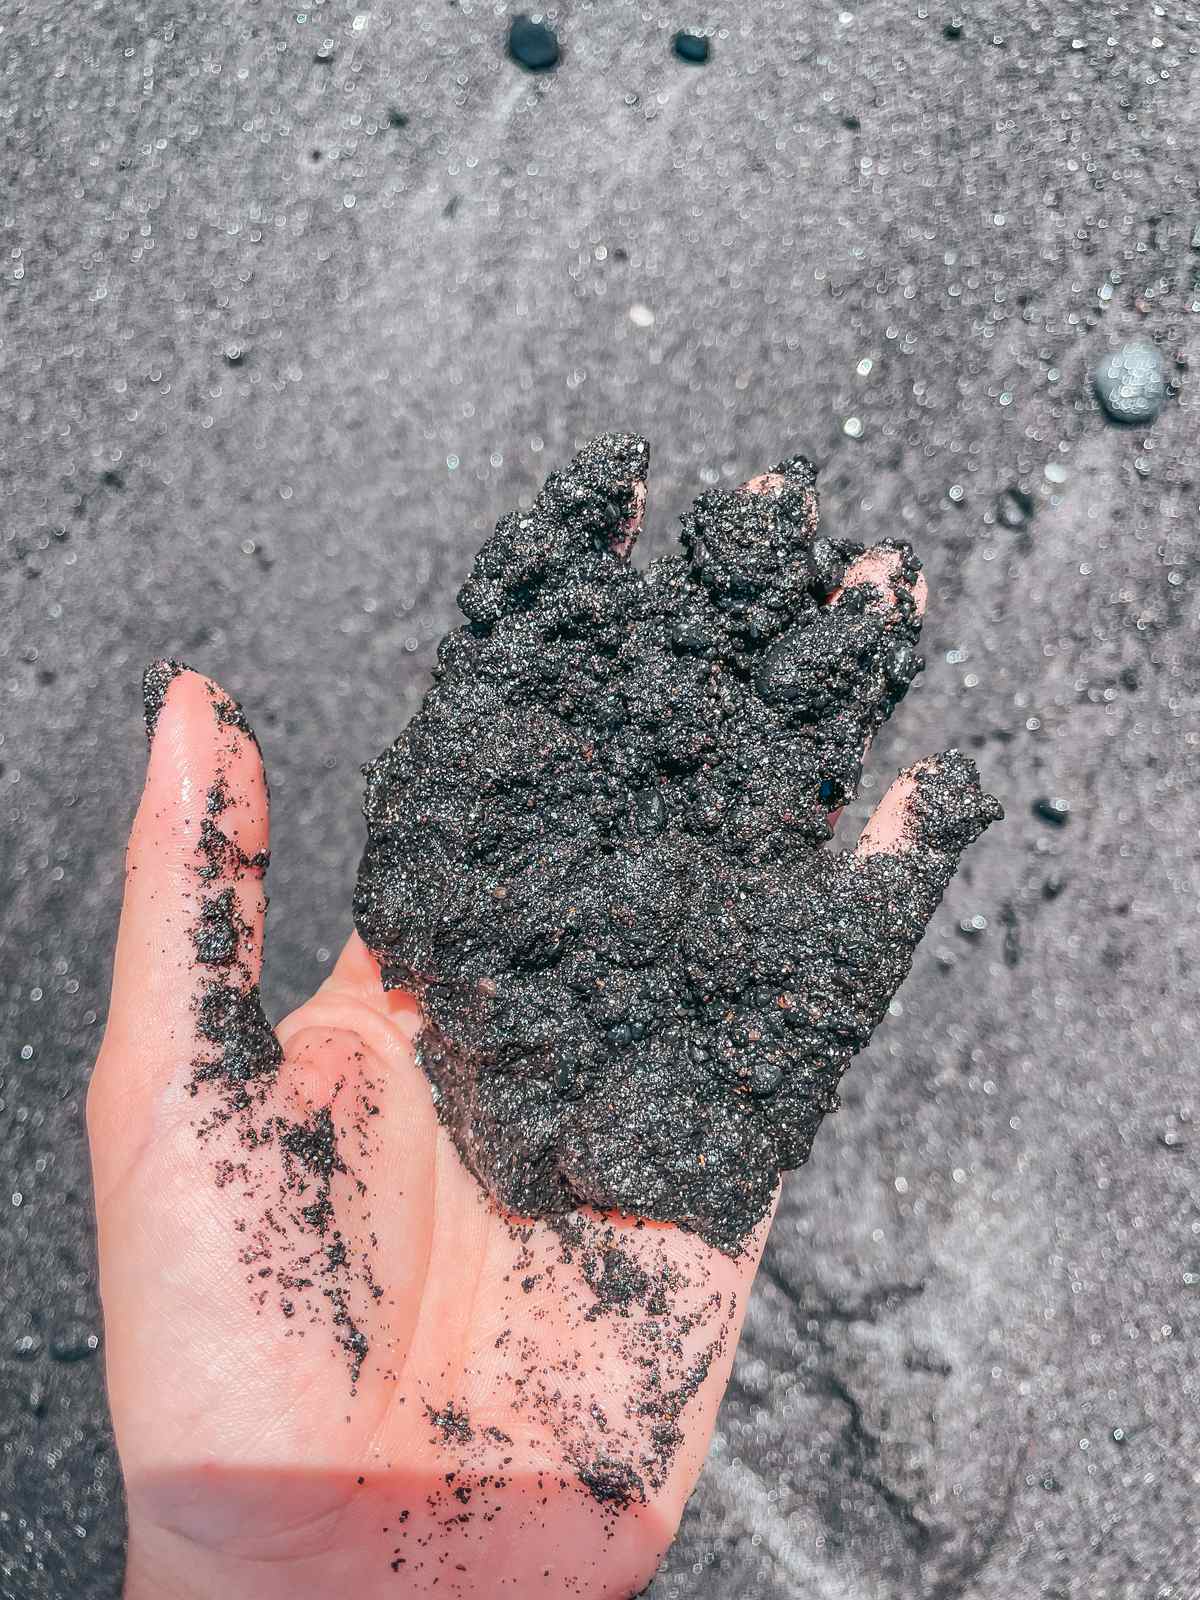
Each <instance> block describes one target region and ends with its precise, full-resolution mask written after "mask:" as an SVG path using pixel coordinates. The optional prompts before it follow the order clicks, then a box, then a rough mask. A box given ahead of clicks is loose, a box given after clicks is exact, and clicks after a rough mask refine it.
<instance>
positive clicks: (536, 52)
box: [508, 16, 562, 72]
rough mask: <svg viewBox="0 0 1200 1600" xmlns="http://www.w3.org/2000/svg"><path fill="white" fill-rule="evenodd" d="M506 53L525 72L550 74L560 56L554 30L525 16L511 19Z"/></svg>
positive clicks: (560, 52)
mask: <svg viewBox="0 0 1200 1600" xmlns="http://www.w3.org/2000/svg"><path fill="white" fill-rule="evenodd" d="M508 53H509V55H510V56H511V57H512V59H513V60H514V61H515V62H516V63H517V65H518V66H521V67H524V68H525V70H526V71H527V72H552V71H553V70H554V68H555V67H556V66H557V65H558V63H559V60H560V58H561V56H562V51H561V50H560V49H559V44H558V35H557V34H556V33H555V31H554V29H553V28H551V27H549V26H548V25H547V24H546V23H544V22H535V21H534V19H533V18H532V17H527V16H518V17H514V18H513V19H512V23H511V25H510V27H509V30H508Z"/></svg>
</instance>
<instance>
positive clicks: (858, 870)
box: [354, 433, 1001, 1254]
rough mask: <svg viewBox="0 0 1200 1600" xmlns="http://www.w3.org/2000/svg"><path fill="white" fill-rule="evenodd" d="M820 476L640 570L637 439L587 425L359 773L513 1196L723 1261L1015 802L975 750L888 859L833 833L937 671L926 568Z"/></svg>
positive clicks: (449, 1097)
mask: <svg viewBox="0 0 1200 1600" xmlns="http://www.w3.org/2000/svg"><path fill="white" fill-rule="evenodd" d="M816 476H817V475H816V473H815V471H814V469H813V466H812V463H811V462H810V461H808V460H806V459H805V458H804V457H803V456H795V457H792V458H790V459H789V460H787V461H782V462H778V463H776V464H775V465H774V466H772V467H769V468H768V469H767V471H766V472H765V473H763V474H756V475H755V476H754V477H753V478H752V479H750V480H749V481H748V482H747V483H745V484H743V485H741V486H740V487H737V488H734V489H710V490H707V491H706V492H705V493H704V494H702V495H701V496H700V497H699V498H698V499H697V501H696V502H695V504H694V505H693V506H692V507H691V508H690V509H689V510H688V512H687V513H686V514H685V516H684V518H683V524H682V529H681V533H680V543H681V546H682V548H681V549H680V550H679V551H674V550H669V551H668V553H666V554H665V555H662V556H660V557H659V558H658V560H657V561H654V562H651V563H650V565H649V566H648V567H647V568H646V569H645V570H644V572H643V571H642V570H640V569H639V568H638V567H637V566H635V565H634V564H633V563H632V562H631V559H630V557H631V555H632V554H633V552H634V550H635V548H636V540H637V535H638V533H639V531H640V529H641V525H642V508H643V506H644V504H645V500H646V494H647V485H648V483H651V482H652V468H651V463H650V450H649V446H648V443H647V441H646V440H645V439H642V438H639V437H638V436H637V435H636V434H626V433H605V434H600V435H599V436H598V437H596V438H595V439H592V440H589V441H588V443H587V444H586V445H585V446H584V447H583V449H582V450H580V451H579V452H578V453H577V454H576V455H575V456H574V457H573V459H572V460H571V461H570V462H564V463H563V464H562V466H561V467H560V468H556V469H555V470H554V471H553V472H552V473H551V474H550V476H549V477H548V478H547V480H546V483H545V485H544V486H543V488H541V489H540V490H539V492H538V494H537V496H536V498H535V500H534V503H533V505H532V506H531V507H530V508H529V509H528V510H527V511H524V512H513V513H510V514H509V515H508V516H505V517H502V518H501V519H500V521H499V522H498V523H497V526H496V529H495V532H494V533H493V534H492V535H491V537H490V538H489V539H488V540H487V541H486V542H485V543H484V545H483V547H482V549H481V550H480V551H479V554H478V555H477V556H476V558H475V560H474V562H473V563H472V566H471V569H470V572H469V574H468V575H467V577H466V580H465V582H464V584H463V587H462V589H461V590H460V591H459V596H458V603H459V606H460V607H461V609H462V611H463V614H464V619H465V620H464V621H463V623H462V624H461V625H460V626H459V627H458V628H456V629H454V630H453V631H452V632H451V633H449V634H447V636H446V637H445V639H443V640H442V642H441V644H440V645H439V646H438V657H437V667H436V669H435V672H434V677H433V681H432V683H431V684H430V686H429V689H428V690H427V692H426V694H425V698H424V700H423V702H422V705H421V709H420V711H419V712H418V713H417V715H416V716H415V717H414V718H413V720H412V722H411V723H410V724H409V725H408V726H407V727H406V728H405V729H403V730H402V732H401V733H400V735H399V736H398V737H397V738H396V740H395V741H394V742H393V743H392V744H391V745H389V746H388V748H387V749H386V750H384V751H383V753H382V754H381V755H380V756H378V757H377V758H376V759H375V760H374V761H373V762H371V763H370V765H369V767H368V769H367V773H366V778H367V784H366V796H365V800H364V805H363V811H364V815H365V817H366V821H367V830H368V839H367V847H366V850H365V852H364V854H363V859H362V863H361V865H360V867H359V874H358V881H357V883H356V885H355V893H354V920H355V926H356V927H357V929H358V931H359V933H360V934H361V936H362V938H363V940H364V942H365V943H366V944H367V946H368V948H370V949H371V950H373V951H374V952H375V953H376V955H377V956H378V958H379V961H380V968H381V971H382V975H383V981H384V985H385V986H386V987H387V988H389V989H391V988H396V989H402V990H405V991H407V992H411V993H415V994H416V995H417V997H418V998H419V1000H420V1003H421V1010H422V1014H423V1017H424V1022H425V1028H424V1031H423V1033H422V1034H421V1036H420V1038H419V1039H418V1041H417V1054H418V1059H419V1060H420V1062H421V1065H422V1066H423V1067H424V1069H425V1072H426V1074H427V1076H428V1078H429V1082H430V1086H431V1088H432V1091H433V1093H434V1097H435V1102H436V1104H437V1107H438V1114H439V1115H440V1117H441V1118H442V1121H443V1122H444V1124H445V1126H446V1127H447V1128H448V1129H449V1131H450V1133H451V1135H452V1137H453V1139H454V1142H455V1145H456V1146H457V1148H458V1152H459V1154H460V1156H461V1157H462V1159H463V1160H464V1161H465V1162H466V1164H467V1166H468V1167H469V1168H470V1170H471V1171H472V1172H473V1173H474V1174H475V1175H476V1177H477V1178H478V1179H479V1181H480V1183H481V1184H482V1185H483V1187H484V1188H485V1190H486V1191H487V1192H488V1193H489V1194H490V1195H492V1197H493V1198H494V1199H496V1200H497V1201H498V1202H499V1203H500V1204H501V1205H502V1206H504V1207H505V1208H507V1209H508V1210H509V1211H512V1212H516V1213H517V1215H519V1216H522V1217H554V1216H560V1215H562V1214H563V1213H565V1212H568V1211H571V1210H574V1209H576V1208H578V1207H579V1206H582V1205H590V1206H594V1207H597V1208H599V1209H600V1210H603V1211H610V1210H619V1211H622V1212H624V1213H625V1214H626V1215H631V1216H637V1217H643V1218H653V1219H655V1220H657V1221H660V1222H674V1223H678V1224H680V1225H681V1226H683V1227H685V1228H688V1229H690V1230H692V1231H694V1232H696V1233H698V1234H699V1235H700V1236H701V1237H702V1238H704V1239H706V1240H707V1241H708V1242H710V1243H712V1244H715V1245H717V1246H718V1248H720V1249H722V1250H725V1251H727V1252H729V1253H731V1254H736V1253H737V1252H738V1251H739V1250H740V1249H741V1248H742V1246H743V1244H744V1243H745V1241H746V1239H747V1237H748V1235H749V1234H750V1232H751V1230H752V1229H753V1228H754V1227H756V1226H757V1224H758V1223H759V1222H761V1220H762V1218H763V1217H764V1216H765V1215H766V1213H767V1210H768V1208H769V1207H770V1205H771V1204H772V1201H773V1199H774V1196H775V1191H776V1188H777V1185H778V1182H779V1174H780V1173H781V1172H783V1171H790V1170H791V1169H793V1168H795V1167H798V1166H801V1165H802V1164H803V1163H804V1161H806V1160H807V1158H808V1153H809V1151H810V1149H811V1148H812V1141H813V1137H814V1135H815V1133H816V1131H817V1128H818V1127H819V1125H820V1122H821V1118H822V1117H823V1116H824V1115H825V1114H826V1113H828V1112H830V1111H833V1110H836V1109H837V1105H838V1097H837V1087H838V1083H839V1081H840V1080H841V1076H842V1074H843V1072H844V1071H845V1070H846V1067H847V1066H848V1065H849V1063H850V1060H851V1059H852V1057H853V1055H854V1054H855V1053H856V1052H857V1051H858V1050H861V1049H862V1047H863V1046H864V1045H865V1044H866V1043H867V1041H868V1039H869V1038H870V1036H871V1033H872V1032H873V1031H874V1029H875V1028H876V1027H877V1026H878V1024H879V1022H880V1020H881V1019H882V1017H883V1016H884V1014H885V1013H886V1011H887V1007H888V1004H889V1002H890V1001H891V999H892V997H893V995H894V994H895V992H896V989H897V987H898V985H899V984H900V983H901V982H902V980H903V978H904V977H905V976H906V975H907V972H908V968H909V962H910V960H911V955H912V951H913V948H914V946H915V943H916V941H917V939H919V937H920V936H921V933H922V932H923V931H924V928H925V926H926V923H927V921H928V918H929V916H930V915H931V914H932V912H933V911H934V910H935V909H936V907H937V904H938V902H939V900H940V899H941V895H942V891H943V889H944V888H945V885H946V883H947V881H948V879H949V877H950V875H951V874H952V872H953V870H954V867H955V865H956V864H957V858H958V854H959V852H960V851H961V850H962V849H963V848H965V847H966V846H969V845H970V844H972V843H974V841H975V838H976V837H977V835H978V834H979V833H981V832H982V831H983V829H984V828H985V827H986V826H987V824H988V822H989V821H998V820H999V819H1000V816H1001V809H1000V806H999V805H998V804H997V802H996V801H995V800H994V799H992V798H990V797H987V796H985V795H983V794H982V793H981V791H980V786H979V780H978V776H977V773H976V770H975V767H974V764H973V763H972V762H971V760H970V758H969V757H966V756H963V755H961V754H960V753H959V752H957V751H955V752H951V753H950V754H949V755H947V756H945V757H940V758H936V759H933V760H931V761H930V762H929V764H928V766H927V767H925V768H922V769H921V775H920V777H919V778H918V779H916V780H915V782H916V788H915V790H914V803H913V813H912V818H911V826H907V827H904V828H903V829H900V828H898V829H897V832H898V833H902V834H903V842H904V844H905V845H906V846H907V847H908V848H906V850H905V853H904V855H903V857H902V858H897V857H896V856H894V855H893V854H892V853H883V854H877V855H876V856H873V857H872V858H871V859H870V860H866V859H858V858H856V857H853V856H852V855H849V854H847V853H845V852H841V853H834V852H832V851H829V850H826V849H825V848H824V847H825V846H826V845H827V844H828V842H829V840H830V837H831V833H832V829H831V825H830V822H829V817H830V814H831V813H833V812H835V811H840V810H841V809H842V807H844V806H845V805H846V804H848V803H849V802H850V801H851V800H853V799H854V798H855V797H856V795H857V792H858V783H859V778H860V773H861V767H862V756H863V752H864V750H865V749H866V748H867V746H868V745H869V744H870V743H871V741H872V740H873V739H874V738H875V737H876V736H877V735H878V733H879V730H880V728H881V727H882V725H883V723H884V722H885V721H886V719H887V718H888V717H889V716H890V715H891V713H892V711H893V710H894V708H895V707H896V705H897V704H898V703H899V702H900V701H901V700H902V699H903V698H904V696H905V695H906V694H907V692H908V690H909V688H910V686H911V685H912V683H913V681H914V679H915V678H916V676H917V674H918V672H919V671H920V670H921V666H922V662H921V658H920V657H919V656H918V654H917V649H916V647H917V642H918V639H919V637H920V612H919V606H918V603H917V601H916V599H915V594H914V585H915V584H916V582H917V580H918V577H919V573H920V566H919V562H918V559H917V557H916V556H915V554H914V553H913V550H912V547H911V546H910V545H907V544H904V543H896V542H894V541H889V542H888V543H887V544H886V545H883V546H880V547H878V548H877V549H876V551H875V552H874V553H873V555H872V557H871V558H870V560H871V561H872V562H874V563H877V564H879V568H880V570H876V567H875V566H868V565H867V564H866V563H864V562H863V561H862V559H861V558H863V557H864V554H865V552H864V550H863V547H862V545H860V544H856V543H854V542H853V541H850V540H844V539H837V538H831V537H830V534H829V532H828V531H827V530H826V529H825V528H823V526H822V524H821V519H820V510H819V495H818V487H817V482H816ZM868 573H872V574H873V581H872V579H870V578H868Z"/></svg>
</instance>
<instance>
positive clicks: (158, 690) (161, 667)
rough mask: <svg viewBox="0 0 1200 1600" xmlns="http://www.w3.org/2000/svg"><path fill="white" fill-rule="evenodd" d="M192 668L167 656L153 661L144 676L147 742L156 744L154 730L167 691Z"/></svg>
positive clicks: (144, 711) (143, 699)
mask: <svg viewBox="0 0 1200 1600" xmlns="http://www.w3.org/2000/svg"><path fill="white" fill-rule="evenodd" d="M190 671H191V668H190V667H189V666H188V665H187V664H186V663H185V662H183V661H169V660H168V659H167V658H166V657H165V656H164V657H160V658H159V660H157V661H152V662H151V663H150V665H149V666H148V667H147V668H146V670H145V672H143V674H142V711H143V714H144V715H145V718H146V742H147V743H148V744H153V743H154V730H155V729H156V728H157V727H158V719H159V716H160V714H161V712H162V708H163V702H164V701H165V700H166V698H167V690H168V689H169V688H170V687H171V685H172V684H173V683H174V682H175V679H176V678H177V677H178V676H179V674H180V673H181V672H190Z"/></svg>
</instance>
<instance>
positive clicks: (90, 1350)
mask: <svg viewBox="0 0 1200 1600" xmlns="http://www.w3.org/2000/svg"><path fill="white" fill-rule="evenodd" d="M99 1348H100V1336H99V1334H96V1333H93V1332H92V1331H91V1329H90V1328H83V1327H68V1328H63V1329H60V1331H59V1332H58V1333H56V1334H55V1335H54V1337H53V1338H52V1339H51V1341H50V1359H51V1361H61V1362H72V1361H90V1360H91V1358H92V1357H93V1356H94V1355H95V1354H96V1352H97V1350H99Z"/></svg>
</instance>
